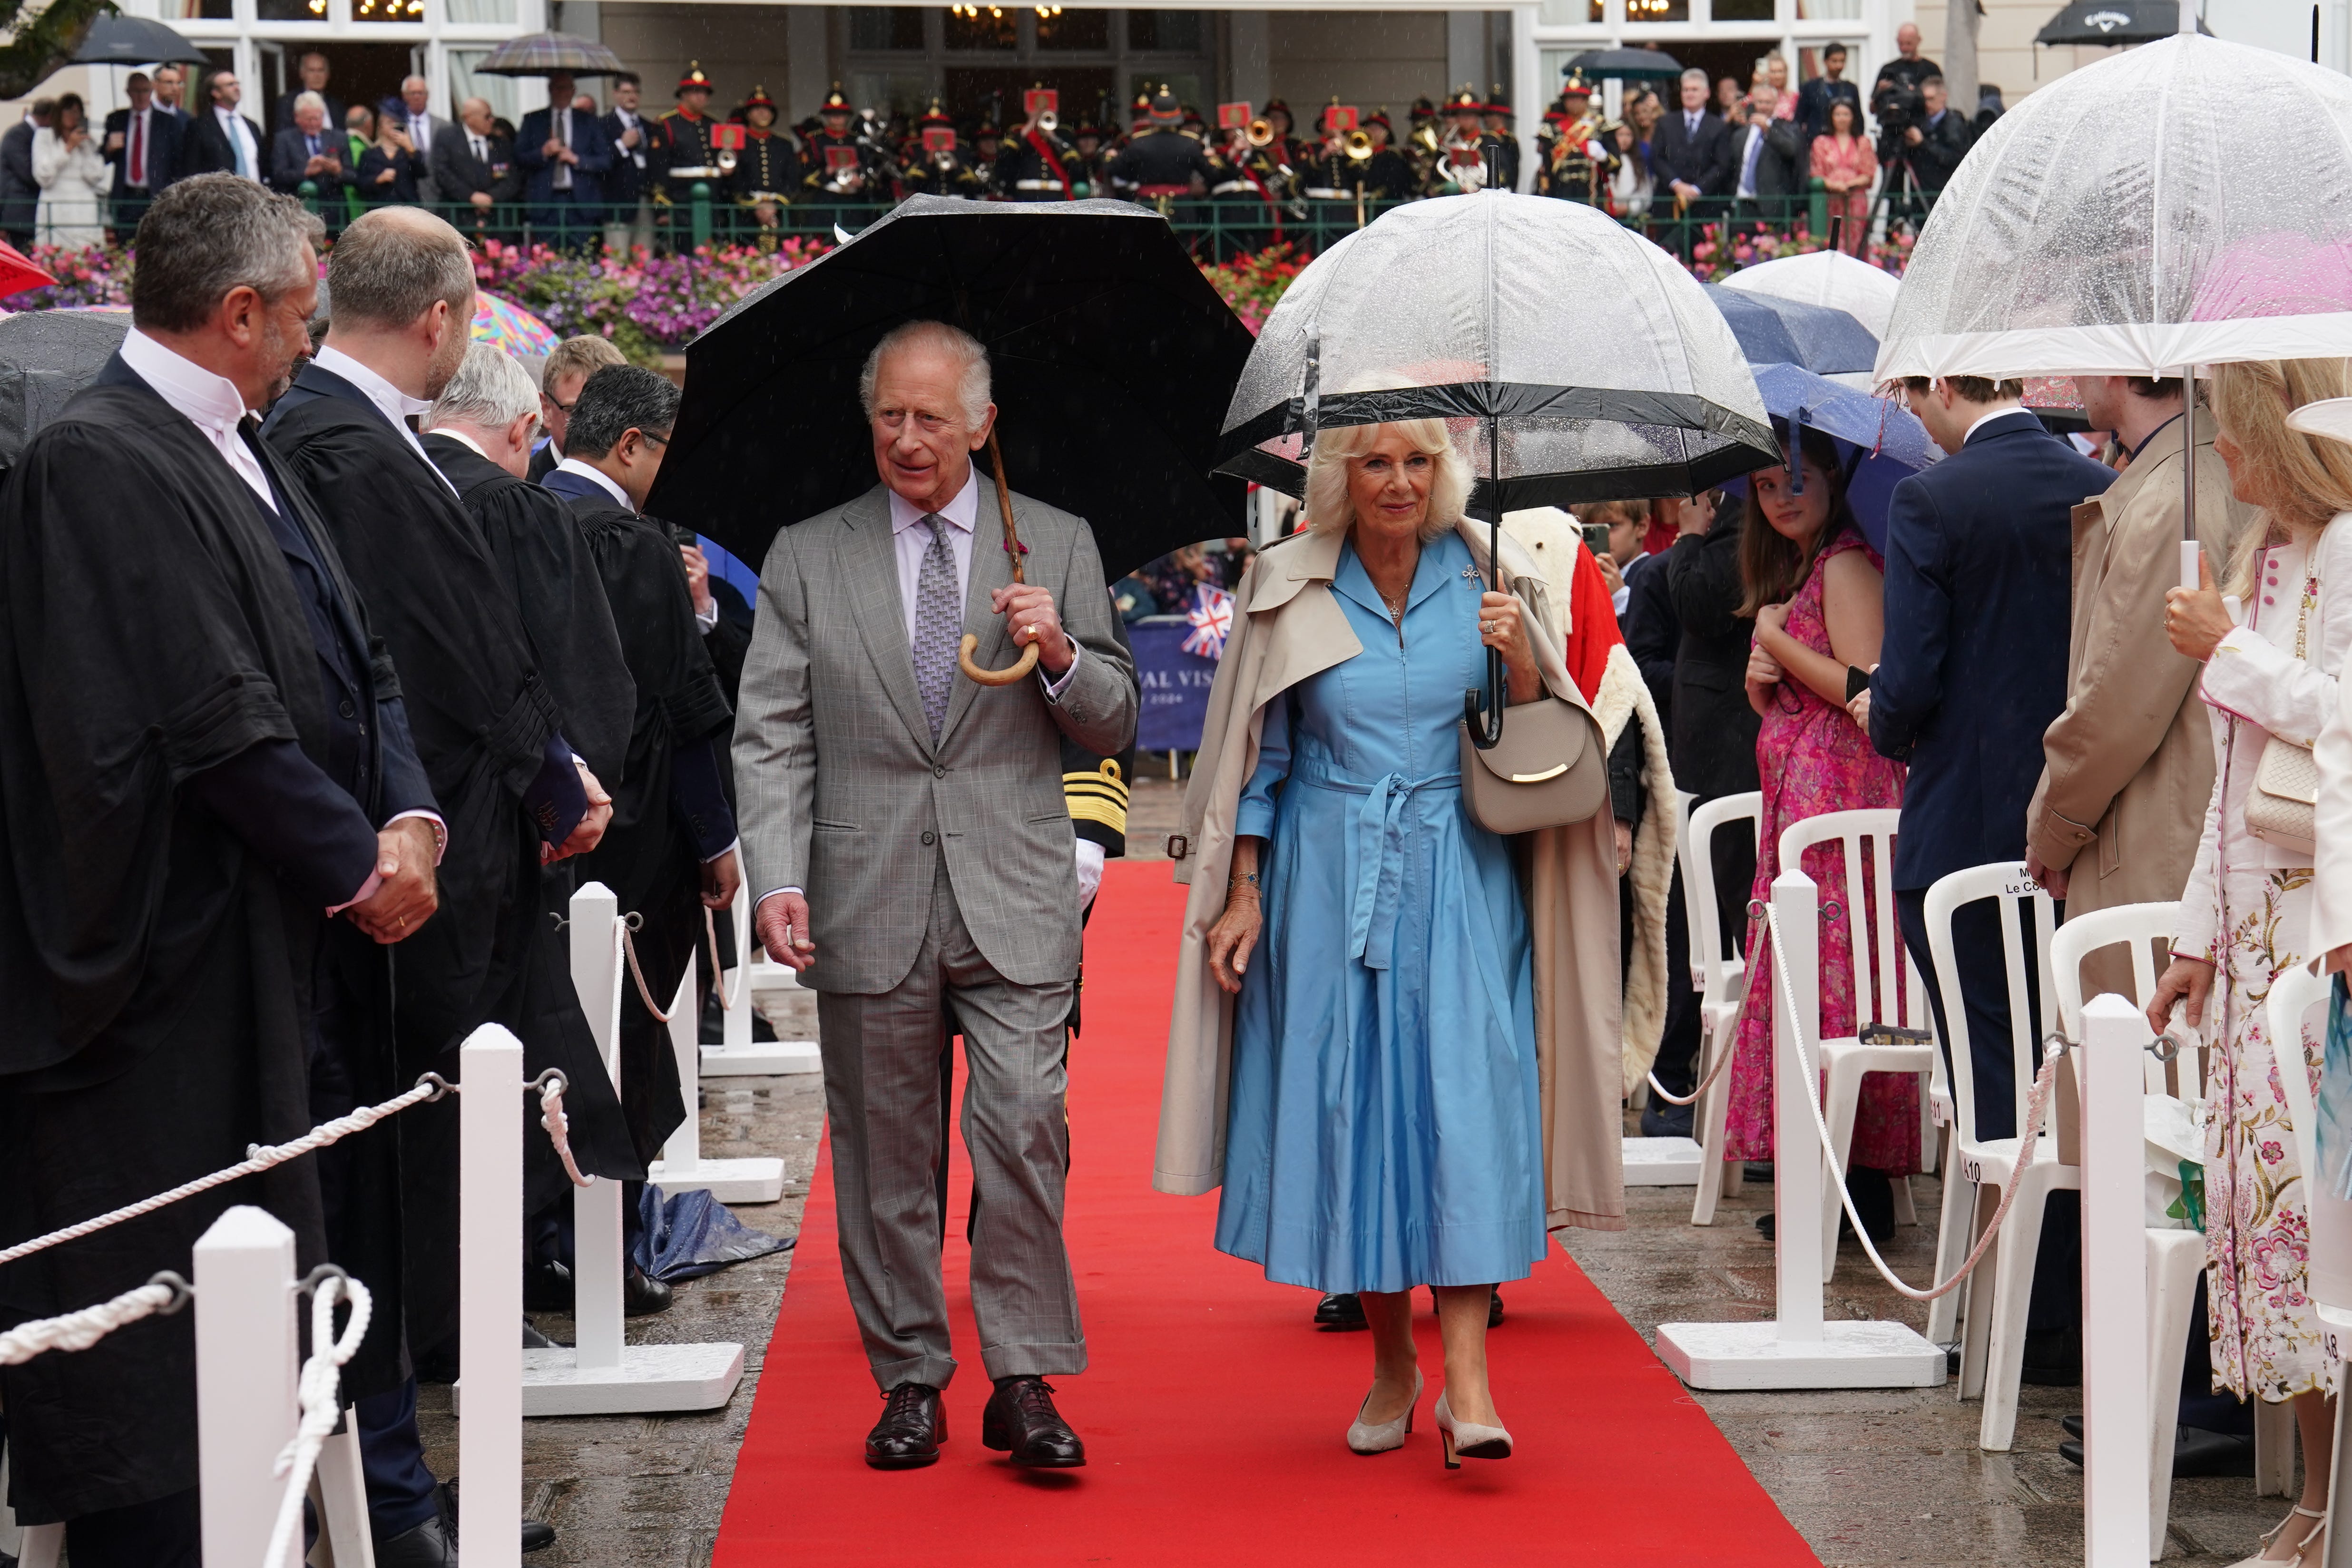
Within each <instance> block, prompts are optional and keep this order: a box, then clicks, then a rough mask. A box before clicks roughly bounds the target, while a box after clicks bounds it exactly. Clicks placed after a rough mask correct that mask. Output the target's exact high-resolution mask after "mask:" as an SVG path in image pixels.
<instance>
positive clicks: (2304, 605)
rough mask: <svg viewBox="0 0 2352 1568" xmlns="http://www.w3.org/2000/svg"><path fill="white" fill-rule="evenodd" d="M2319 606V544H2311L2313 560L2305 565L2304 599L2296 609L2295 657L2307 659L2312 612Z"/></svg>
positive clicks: (2314, 541)
mask: <svg viewBox="0 0 2352 1568" xmlns="http://www.w3.org/2000/svg"><path fill="white" fill-rule="evenodd" d="M2318 604H2319V542H2318V541H2317V540H2313V541H2312V542H2311V559H2310V560H2309V561H2308V562H2306V563H2305V568H2304V577H2303V598H2302V600H2301V601H2300V602H2299V603H2298V604H2297V605H2295V607H2294V657H2295V658H2298V659H2301V658H2307V657H2308V656H2307V655H2306V654H2305V651H2304V647H2305V637H2306V636H2307V635H2308V634H2309V632H2310V629H2311V612H2312V610H2313V609H2314V608H2315V607H2316V606H2317V605H2318Z"/></svg>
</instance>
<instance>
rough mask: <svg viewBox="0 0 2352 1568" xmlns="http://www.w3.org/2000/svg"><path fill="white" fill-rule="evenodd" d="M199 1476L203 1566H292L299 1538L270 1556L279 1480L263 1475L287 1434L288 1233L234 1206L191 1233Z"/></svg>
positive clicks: (290, 1430)
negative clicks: (198, 1232)
mask: <svg viewBox="0 0 2352 1568" xmlns="http://www.w3.org/2000/svg"><path fill="white" fill-rule="evenodd" d="M195 1268H196V1279H195V1287H196V1305H195V1311H196V1475H197V1479H198V1484H199V1486H200V1488H201V1489H202V1498H203V1509H204V1549H205V1562H206V1563H212V1564H216V1565H221V1568H228V1565H236V1568H243V1565H244V1564H246V1563H260V1564H262V1568H296V1564H297V1563H298V1562H299V1560H300V1558H301V1555H302V1538H301V1537H300V1536H299V1535H297V1536H296V1537H295V1538H294V1540H293V1542H291V1543H290V1544H289V1546H288V1548H287V1552H286V1555H285V1556H284V1558H283V1559H281V1560H280V1561H278V1562H276V1563H270V1562H268V1561H267V1560H266V1559H267V1553H268V1550H269V1533H270V1531H271V1530H272V1529H273V1528H274V1527H275V1526H276V1525H277V1522H278V1499H279V1498H280V1497H281V1496H282V1495H284V1491H285V1487H284V1483H282V1482H280V1481H278V1479H275V1478H273V1477H272V1476H271V1475H270V1473H269V1472H270V1469H271V1468H272V1467H273V1466H275V1465H276V1464H277V1463H278V1453H279V1451H280V1450H281V1449H283V1448H284V1447H286V1445H287V1444H288V1443H289V1442H290V1441H291V1440H292V1439H293V1436H294V1426H295V1422H296V1419H297V1415H296V1407H295V1400H294V1384H295V1377H296V1371H295V1360H296V1356H297V1354H298V1352H299V1340H298V1339H297V1336H296V1332H295V1312H296V1309H297V1298H296V1296H295V1294H294V1283H295V1280H294V1233H293V1232H292V1231H290V1230H289V1229H287V1228H286V1226H283V1225H281V1224H279V1223H278V1219H277V1217H276V1216H275V1215H271V1214H269V1213H268V1212H267V1211H265V1210H262V1209H257V1208H254V1207H251V1206H250V1205H243V1204H240V1205H237V1206H236V1207H235V1208H232V1209H230V1210H229V1211H228V1212H227V1213H226V1214H224V1215H221V1216H220V1218H218V1219H216V1220H215V1221H213V1223H212V1227H211V1228H210V1229H208V1230H206V1231H205V1234H204V1235H203V1236H202V1237H199V1238H197V1241H196V1246H195Z"/></svg>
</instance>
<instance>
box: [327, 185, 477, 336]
mask: <svg viewBox="0 0 2352 1568" xmlns="http://www.w3.org/2000/svg"><path fill="white" fill-rule="evenodd" d="M327 281H328V283H329V285H330V286H331V289H332V290H333V293H334V301H335V303H334V310H335V320H336V321H339V322H341V321H352V322H358V323H361V324H362V325H368V326H377V327H405V326H407V325H408V324H409V323H410V322H412V321H415V320H416V319H417V318H418V317H419V316H422V315H423V314H425V311H427V310H431V309H432V308H433V306H434V303H435V301H436V300H446V301H448V304H449V308H450V310H460V311H464V312H466V313H467V314H468V315H470V314H471V313H472V311H473V308H474V258H473V256H472V255H471V253H470V252H468V251H467V248H466V237H465V236H463V235H461V234H459V233H458V232H457V230H456V229H454V228H451V227H450V226H448V224H446V223H445V222H444V221H442V220H441V219H440V218H437V217H436V216H433V215H432V214H431V213H428V212H425V211H423V210H421V209H419V208H416V207H399V206H383V207H373V208H371V209H370V210H368V211H367V212H365V213H362V214H361V215H360V216H359V217H358V219H357V220H355V221H354V222H353V223H352V226H350V227H349V228H346V229H345V230H343V236H342V237H341V239H339V240H337V241H336V242H335V247H334V249H332V250H331V251H329V252H328V253H327Z"/></svg>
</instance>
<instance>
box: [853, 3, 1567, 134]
mask: <svg viewBox="0 0 2352 1568" xmlns="http://www.w3.org/2000/svg"><path fill="white" fill-rule="evenodd" d="M1576 3H1577V4H1584V3H1585V0H1576ZM835 16H837V17H840V18H843V19H842V20H839V21H837V22H836V23H835V28H836V30H835V34H834V37H835V48H836V50H837V51H839V55H838V58H839V59H840V74H841V78H842V81H843V83H844V85H845V88H846V89H847V90H848V91H849V93H850V95H851V96H852V97H853V98H854V99H856V101H857V103H858V105H859V107H861V108H869V107H870V108H875V109H883V108H888V109H893V110H899V111H902V112H907V113H919V112H920V111H921V110H923V109H924V108H925V107H926V106H927V105H928V104H929V101H930V100H931V98H932V97H933V95H937V96H938V97H939V98H940V100H942V101H943V102H944V103H945V105H946V107H947V110H948V112H949V113H950V114H951V115H953V116H954V117H955V118H956V119H957V120H959V121H966V122H969V121H972V120H975V119H977V118H979V117H980V116H981V115H982V114H993V115H995V116H996V117H997V119H998V120H999V121H1006V120H1011V121H1018V120H1019V119H1020V116H1021V95H1022V93H1023V92H1024V90H1026V89H1029V88H1031V87H1034V86H1044V87H1049V88H1052V89H1055V90H1056V91H1057V92H1059V93H1060V94H1061V95H1062V100H1061V111H1060V112H1061V118H1062V120H1063V121H1064V123H1066V124H1069V125H1076V124H1078V123H1080V122H1082V121H1087V120H1091V119H1093V118H1095V117H1096V116H1097V114H1108V115H1109V116H1111V117H1112V118H1113V120H1114V121H1120V122H1122V123H1123V121H1124V116H1125V112H1126V110H1125V107H1124V106H1125V104H1126V102H1127V100H1129V99H1131V98H1132V97H1133V96H1134V95H1135V93H1136V92H1137V91H1138V90H1139V89H1141V88H1142V87H1144V86H1145V84H1150V85H1151V86H1154V87H1157V86H1158V85H1160V83H1163V82H1164V83H1166V84H1168V86H1169V87H1170V88H1171V89H1172V90H1173V91H1174V92H1175V93H1176V95H1177V96H1178V97H1179V98H1180V99H1182V100H1184V101H1186V102H1188V103H1193V104H1198V105H1201V106H1202V107H1206V105H1207V100H1206V99H1205V98H1204V97H1203V96H1202V95H1203V93H1204V91H1205V90H1206V88H1207V84H1209V83H1211V82H1212V81H1213V80H1214V79H1215V69H1214V64H1215V62H1214V60H1213V58H1211V53H1210V51H1211V47H1212V46H1211V35H1210V30H1209V27H1208V26H1207V23H1206V20H1205V18H1204V17H1203V16H1202V13H1200V12H1197V11H1143V10H1135V11H1129V10H1120V9H1116V8H1105V7H1093V8H1080V7H1078V6H1075V5H1072V6H1061V5H1050V4H1048V5H949V6H942V7H938V8H920V7H916V6H898V7H890V6H878V5H877V6H852V7H845V8H844V9H843V10H842V11H838V12H836V13H835Z"/></svg>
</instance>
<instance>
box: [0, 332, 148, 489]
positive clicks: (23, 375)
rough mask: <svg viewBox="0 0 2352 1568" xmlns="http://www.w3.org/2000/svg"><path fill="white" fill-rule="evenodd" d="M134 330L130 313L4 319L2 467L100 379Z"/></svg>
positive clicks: (0, 342)
mask: <svg viewBox="0 0 2352 1568" xmlns="http://www.w3.org/2000/svg"><path fill="white" fill-rule="evenodd" d="M130 331H131V312H130V311H128V310H21V311H18V312H17V313H16V315H13V316H9V317H7V318H5V320H0V468H8V467H11V466H13V465H14V464H15V463H16V459H17V458H19V457H21V456H23V455H24V451H25V447H26V443H27V442H29V441H31V440H32V438H33V437H34V436H35V435H36V434H37V433H38V432H39V430H40V428H41V426H44V425H47V424H48V423H49V422H50V421H51V420H53V419H55V418H56V417H57V416H58V414H59V413H60V412H62V411H63V410H64V408H65V405H66V402H67V400H68V399H69V398H71V397H72V396H73V395H74V394H75V393H77V392H79V391H80V390H81V389H82V388H83V387H85V386H88V385H89V384H90V383H91V382H93V381H96V380H97V379H98V373H99V372H100V371H101V370H104V369H105V368H106V362H107V360H108V359H109V358H110V356H111V355H112V354H113V353H114V351H115V350H117V349H119V348H121V346H122V340H123V338H124V336H125V335H126V334H128V333H129V332H130Z"/></svg>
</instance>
